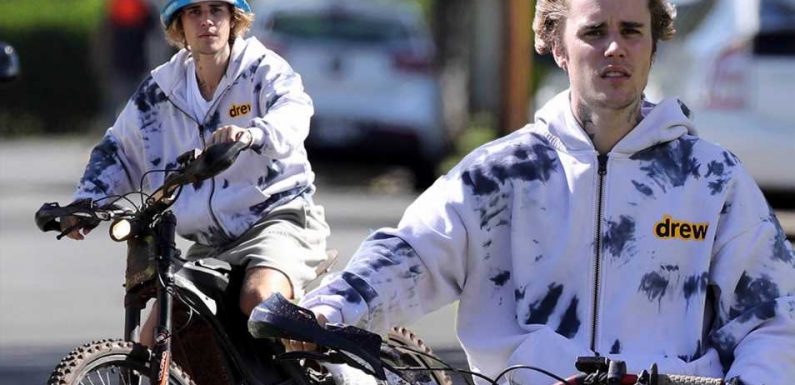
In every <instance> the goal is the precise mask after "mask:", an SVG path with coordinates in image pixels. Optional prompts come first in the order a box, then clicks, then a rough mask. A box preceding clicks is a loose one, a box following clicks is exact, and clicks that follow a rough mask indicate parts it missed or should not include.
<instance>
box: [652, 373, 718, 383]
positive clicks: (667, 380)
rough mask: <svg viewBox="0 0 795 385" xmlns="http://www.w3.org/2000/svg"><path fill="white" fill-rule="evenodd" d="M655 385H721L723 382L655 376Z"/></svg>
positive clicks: (671, 375) (677, 375) (691, 377)
mask: <svg viewBox="0 0 795 385" xmlns="http://www.w3.org/2000/svg"><path fill="white" fill-rule="evenodd" d="M657 385H723V380H722V379H720V378H710V377H697V376H685V375H681V374H660V375H658V376H657Z"/></svg>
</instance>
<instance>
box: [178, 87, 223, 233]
mask: <svg viewBox="0 0 795 385" xmlns="http://www.w3.org/2000/svg"><path fill="white" fill-rule="evenodd" d="M232 85H233V83H229V84H228V85H227V86H226V88H224V90H223V92H221V94H220V95H218V98H217V99H215V101H214V102H213V104H212V105H210V108H209V109H208V110H207V114H205V116H204V119H203V121H202V122H199V121H197V120H196V119H194V118H193V116H192V115H191V114H189V113H187V112H186V111H185V110H183V109H182V108H181V107H180V106H179V105H178V104H177V103H174V102H173V101H172V102H171V104H172V105H174V107H175V108H176V109H177V110H179V111H181V112H182V113H183V114H185V115H186V116H187V117H188V119H190V120H193V121H194V122H196V124H197V125H198V129H199V139H200V140H201V142H202V147H205V148H206V147H207V140H206V139H205V138H204V122H206V121H207V118H208V117H209V116H210V115H211V114H212V113H213V112H215V109H216V108H217V106H218V104H219V103H220V101H221V98H223V97H224V95H226V93H227V92H229V90H230V89H231V88H232ZM213 195H215V177H212V178H210V196H209V198H208V199H207V208H208V210H209V211H210V219H212V221H213V223H214V224H215V225H216V226H218V228H219V229H221V231H223V233H224V236H226V237H227V238H229V234H228V233H227V231H226V229H224V226H223V225H222V224H221V221H219V220H218V216H217V215H216V214H215V210H214V209H213Z"/></svg>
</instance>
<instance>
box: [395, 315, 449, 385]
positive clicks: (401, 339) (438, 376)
mask: <svg viewBox="0 0 795 385" xmlns="http://www.w3.org/2000/svg"><path fill="white" fill-rule="evenodd" d="M387 340H388V341H389V344H390V345H395V346H398V347H404V348H409V349H413V350H417V351H420V352H423V353H425V354H427V355H429V356H432V357H436V355H435V354H434V353H433V350H431V348H430V347H429V346H427V345H425V343H424V342H423V341H422V340H421V339H420V338H419V337H417V335H416V334H414V333H413V332H412V331H411V330H409V329H406V328H404V327H394V328H392V329H391V330H390V331H389V333H387ZM396 350H397V349H396ZM398 357H399V358H397V359H396V358H395V355H394V354H388V355H384V354H382V357H381V359H382V360H384V361H386V362H388V363H389V364H390V365H392V366H396V367H397V366H409V367H425V368H429V369H432V368H441V367H442V366H441V365H440V361H436V360H434V359H432V358H430V357H427V356H423V355H422V354H418V353H413V352H410V351H407V350H401V351H400V352H399V355H398ZM436 358H437V359H438V357H436ZM401 374H402V375H403V376H404V377H415V378H416V376H418V375H419V376H426V377H427V379H426V380H424V381H423V380H419V381H417V382H419V383H423V384H428V383H429V381H428V380H431V381H432V383H434V384H436V385H453V380H452V379H451V378H450V376H449V375H447V373H446V372H444V371H442V370H428V371H419V372H404V373H401ZM411 382H412V383H413V382H414V381H411Z"/></svg>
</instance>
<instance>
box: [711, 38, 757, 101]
mask: <svg viewBox="0 0 795 385" xmlns="http://www.w3.org/2000/svg"><path fill="white" fill-rule="evenodd" d="M750 67H751V47H750V45H749V44H747V42H742V43H737V44H733V45H731V46H729V47H728V48H726V49H725V50H724V51H723V52H721V53H720V55H719V56H718V59H717V60H716V61H715V67H714V68H713V72H712V77H711V79H710V83H709V89H708V91H707V107H709V108H715V109H726V110H730V109H741V108H745V107H746V106H747V105H748V93H749V92H750V88H749V71H750Z"/></svg>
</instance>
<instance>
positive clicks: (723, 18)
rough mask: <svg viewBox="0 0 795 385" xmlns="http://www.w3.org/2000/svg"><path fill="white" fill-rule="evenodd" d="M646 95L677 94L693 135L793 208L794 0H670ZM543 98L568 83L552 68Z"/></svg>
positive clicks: (772, 197)
mask: <svg viewBox="0 0 795 385" xmlns="http://www.w3.org/2000/svg"><path fill="white" fill-rule="evenodd" d="M672 3H674V4H675V5H676V8H677V17H676V23H675V26H676V29H677V34H676V37H675V38H674V39H673V40H671V41H667V42H661V43H660V44H659V45H658V52H657V56H656V58H655V62H654V65H653V68H652V72H651V74H650V76H649V83H648V85H647V87H646V90H645V94H646V96H647V98H648V99H650V100H652V101H656V100H660V99H662V98H663V97H667V96H676V97H679V98H680V99H681V100H682V101H683V102H684V103H685V104H686V105H687V106H688V107H689V108H690V110H691V111H692V118H693V120H694V121H695V123H696V128H697V130H698V135H699V136H701V137H703V138H705V139H707V140H710V141H712V142H716V143H719V144H721V145H723V146H724V147H726V148H728V149H729V150H730V151H732V152H733V153H734V154H735V155H737V156H738V157H739V158H740V160H741V161H742V162H743V164H744V165H745V167H746V168H747V169H748V170H749V172H750V173H751V175H753V177H754V178H755V179H756V181H757V183H758V184H759V185H760V187H761V188H762V189H763V190H764V191H765V193H766V194H767V196H768V198H769V199H770V200H771V202H772V203H773V204H774V205H777V206H786V207H795V0H678V1H676V0H673V1H672ZM550 73H551V75H550V76H547V78H546V79H545V81H544V84H543V85H542V86H541V87H540V88H539V91H538V93H537V94H536V101H537V102H538V103H543V102H544V101H545V100H547V99H548V98H549V97H550V96H551V95H554V94H555V93H557V92H558V91H559V90H562V89H564V88H566V87H568V80H567V79H566V77H565V75H564V74H563V72H562V71H550Z"/></svg>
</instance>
